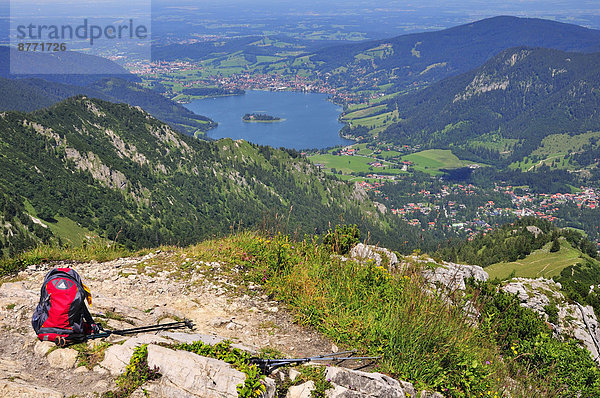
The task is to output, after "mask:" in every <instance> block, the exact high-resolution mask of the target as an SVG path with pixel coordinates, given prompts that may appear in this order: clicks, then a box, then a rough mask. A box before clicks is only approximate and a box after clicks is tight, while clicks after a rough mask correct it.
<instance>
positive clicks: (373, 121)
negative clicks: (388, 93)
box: [349, 108, 400, 135]
mask: <svg viewBox="0 0 600 398" xmlns="http://www.w3.org/2000/svg"><path fill="white" fill-rule="evenodd" d="M367 109H371V108H367ZM367 109H365V110H359V111H356V112H363V111H367ZM353 113H355V112H353ZM398 120H400V117H399V115H398V111H397V110H393V111H391V112H385V113H381V114H379V115H375V116H367V117H362V118H356V119H351V120H349V122H350V125H351V127H356V126H363V127H366V128H368V129H369V134H371V135H377V134H378V133H380V132H382V131H383V130H385V129H386V128H387V126H389V125H390V124H392V123H394V122H397V121H398Z"/></svg>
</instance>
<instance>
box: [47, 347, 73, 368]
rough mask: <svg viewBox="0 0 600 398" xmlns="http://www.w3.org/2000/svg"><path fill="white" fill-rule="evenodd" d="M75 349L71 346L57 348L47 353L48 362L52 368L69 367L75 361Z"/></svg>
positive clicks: (71, 366)
mask: <svg viewBox="0 0 600 398" xmlns="http://www.w3.org/2000/svg"><path fill="white" fill-rule="evenodd" d="M77 355H78V353H77V351H75V350H74V349H72V348H59V349H58V350H54V351H52V352H51V353H50V354H48V356H47V358H48V363H49V364H50V367H52V368H58V369H71V368H73V367H74V366H75V363H76V362H77Z"/></svg>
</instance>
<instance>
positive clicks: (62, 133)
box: [0, 96, 416, 247]
mask: <svg viewBox="0 0 600 398" xmlns="http://www.w3.org/2000/svg"><path fill="white" fill-rule="evenodd" d="M0 124H1V127H2V128H1V133H0V134H1V135H0V155H1V156H0V169H1V171H2V176H3V178H2V179H1V180H0V185H1V186H2V187H3V191H5V192H11V193H12V195H14V198H13V200H15V199H16V200H17V201H21V203H23V200H25V199H26V200H27V201H28V202H29V203H30V204H31V206H32V207H33V208H34V209H35V211H36V214H31V212H29V213H28V214H30V215H34V216H36V217H37V218H41V219H42V220H44V222H50V223H52V222H53V220H55V218H57V217H67V218H69V219H71V220H72V221H75V222H77V223H78V224H79V225H81V226H82V227H84V228H87V229H88V230H90V231H96V233H98V234H99V235H100V236H102V237H105V238H107V239H110V240H115V239H118V241H119V242H120V243H122V244H125V245H127V246H129V247H145V246H156V245H160V244H163V243H172V244H174V243H179V244H188V243H191V242H197V241H198V240H199V239H202V238H206V237H208V236H212V235H213V234H217V235H218V234H223V233H226V232H227V231H229V230H230V228H231V227H232V226H233V225H238V228H242V227H243V228H252V227H258V226H261V225H265V223H266V224H267V225H273V224H272V223H274V225H275V226H277V225H279V224H280V226H281V225H285V228H287V229H289V230H292V231H293V230H296V231H297V232H298V233H305V232H314V231H315V230H318V231H324V230H326V229H327V228H328V225H329V221H330V220H339V219H340V217H341V218H342V219H343V220H344V221H345V222H348V223H356V224H358V225H359V226H361V227H362V228H364V229H365V230H366V229H369V230H371V232H372V238H373V239H375V240H376V241H380V242H386V243H390V244H392V245H393V242H394V241H396V242H399V241H407V240H408V241H413V240H414V237H410V236H404V235H409V230H410V228H409V229H408V230H405V229H403V227H405V224H404V223H403V222H402V221H400V220H399V219H397V218H396V217H393V216H391V215H390V216H386V215H384V214H382V213H380V212H379V211H378V210H377V209H376V206H375V204H374V203H373V202H371V201H370V200H369V199H368V197H367V195H366V193H365V192H364V191H361V190H360V189H359V188H358V187H353V186H351V185H349V184H347V183H344V182H341V181H338V180H336V179H332V178H330V177H326V176H325V174H324V173H322V172H321V171H320V170H319V169H318V168H316V167H315V166H313V165H312V164H311V163H310V162H309V161H308V160H306V159H304V158H302V157H300V156H299V154H298V153H297V152H295V151H291V150H290V151H281V150H276V149H272V148H269V147H262V146H257V145H253V144H249V143H247V142H244V141H233V140H231V139H224V140H220V141H216V142H207V141H200V140H197V139H194V138H191V137H187V136H185V135H182V134H179V133H177V132H176V131H174V130H172V129H171V128H170V127H169V126H168V125H165V124H163V123H162V122H160V121H158V120H156V119H154V118H153V117H151V116H150V115H149V114H148V113H146V112H145V111H143V110H142V109H141V108H135V107H132V106H129V105H125V104H113V103H109V102H105V101H102V100H97V99H89V98H87V97H83V96H80V97H74V98H71V99H68V100H65V101H63V102H60V103H58V104H56V105H54V106H52V107H50V108H48V109H43V110H39V111H36V112H33V113H30V114H24V113H19V112H4V113H2V114H1V117H0ZM19 198H21V199H19ZM7 206H8V205H7ZM13 207H14V206H13ZM3 213H4V222H5V223H6V222H8V223H11V222H12V220H13V219H14V218H15V217H20V218H22V219H23V222H22V223H21V224H23V225H25V224H31V222H29V221H28V219H29V218H30V217H29V216H28V215H20V214H17V215H15V213H16V211H14V210H12V211H10V212H9V211H7V210H6V209H3ZM8 215H10V217H9V216H8ZM284 215H285V217H284ZM17 232H18V231H13V232H11V233H12V234H15V233H17ZM400 235H402V236H403V238H402V239H400V238H399V236H400ZM415 235H416V234H415ZM9 238H10V237H9V236H8V235H7V234H6V233H4V235H3V239H4V240H3V242H4V243H3V244H4V246H5V247H6V246H10V239H9ZM396 238H398V239H396ZM34 240H35V239H34ZM40 240H44V238H43V237H39V238H38V239H37V241H40ZM46 240H47V239H46Z"/></svg>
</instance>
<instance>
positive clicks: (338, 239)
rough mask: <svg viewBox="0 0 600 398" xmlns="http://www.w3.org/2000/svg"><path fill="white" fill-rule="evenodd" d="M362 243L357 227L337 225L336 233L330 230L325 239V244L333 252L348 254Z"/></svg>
mask: <svg viewBox="0 0 600 398" xmlns="http://www.w3.org/2000/svg"><path fill="white" fill-rule="evenodd" d="M358 242H360V231H359V229H358V227H357V226H356V225H336V226H335V231H332V230H329V231H327V234H325V237H324V238H323V244H324V245H325V246H326V247H328V248H329V249H330V250H331V251H332V252H334V253H337V254H341V255H344V254H347V253H348V252H350V249H352V247H353V246H354V245H356V244H357V243H358Z"/></svg>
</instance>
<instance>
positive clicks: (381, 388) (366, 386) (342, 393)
mask: <svg viewBox="0 0 600 398" xmlns="http://www.w3.org/2000/svg"><path fill="white" fill-rule="evenodd" d="M325 378H326V379H327V380H329V382H331V383H332V384H334V387H335V388H334V391H332V392H331V393H330V395H329V396H330V397H344V398H346V397H348V398H350V397H374V396H377V397H382V398H384V397H385V398H404V397H405V396H406V395H405V393H404V388H403V387H402V385H401V384H400V382H399V381H398V380H395V379H392V378H391V377H389V376H386V375H384V374H381V373H367V372H361V371H359V370H350V369H344V368H338V367H328V368H327V370H326V372H325ZM337 386H339V387H342V388H338V387H337ZM375 394H376V395H375Z"/></svg>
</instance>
